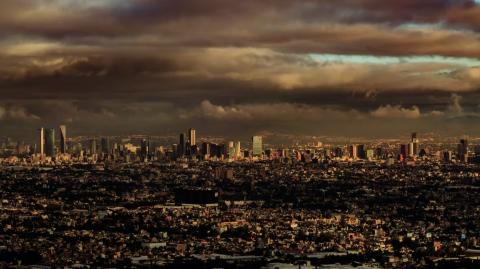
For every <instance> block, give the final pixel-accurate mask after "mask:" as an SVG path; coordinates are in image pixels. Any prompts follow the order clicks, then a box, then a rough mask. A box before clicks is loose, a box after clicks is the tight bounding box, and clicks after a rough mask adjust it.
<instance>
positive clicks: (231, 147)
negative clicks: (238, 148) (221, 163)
mask: <svg viewBox="0 0 480 269" xmlns="http://www.w3.org/2000/svg"><path fill="white" fill-rule="evenodd" d="M227 154H228V158H229V159H233V158H235V143H234V142H233V141H230V142H228V152H227Z"/></svg>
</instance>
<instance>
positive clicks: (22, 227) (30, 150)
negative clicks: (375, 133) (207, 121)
mask: <svg viewBox="0 0 480 269" xmlns="http://www.w3.org/2000/svg"><path fill="white" fill-rule="evenodd" d="M407 141H408V142H405V143H402V142H395V143H394V142H391V141H375V142H372V141H369V142H368V143H356V144H353V143H352V144H341V143H333V142H332V143H330V142H328V143H327V142H325V143H321V142H316V141H315V142H312V143H305V144H303V143H302V144H299V143H296V144H294V145H293V146H288V147H285V146H284V147H281V148H280V147H274V146H271V145H270V144H265V142H268V137H265V136H253V137H252V138H251V139H250V140H249V141H248V142H247V143H243V142H242V143H241V142H238V141H237V142H235V141H232V142H218V141H215V142H211V141H208V140H207V139H204V138H202V139H201V141H199V142H197V137H196V131H195V130H194V129H189V130H188V132H187V133H182V134H180V135H179V138H178V142H177V143H175V144H165V142H161V141H157V140H156V139H151V138H149V137H130V138H120V137H102V138H95V137H82V138H81V139H79V138H75V139H74V138H67V127H66V126H65V125H62V126H60V128H58V137H56V129H51V128H40V129H39V131H38V139H37V141H36V142H35V143H31V144H28V143H23V142H17V141H13V140H12V139H5V141H4V142H3V143H2V144H1V149H0V153H1V157H0V163H1V166H0V174H1V176H0V193H1V196H0V267H2V268H9V267H13V266H18V267H20V268H22V267H24V268H60V267H63V268H105V267H109V268H132V267H134V268H480V260H479V259H480V207H479V205H480V146H479V145H477V144H475V143H472V142H471V140H469V139H467V138H463V139H459V141H458V142H456V143H455V144H454V145H453V144H445V143H440V142H438V143H437V142H435V141H432V139H423V138H422V137H421V136H417V134H416V133H413V134H412V135H411V137H410V138H409V139H408V140H407Z"/></svg>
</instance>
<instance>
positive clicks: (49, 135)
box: [45, 128, 55, 157]
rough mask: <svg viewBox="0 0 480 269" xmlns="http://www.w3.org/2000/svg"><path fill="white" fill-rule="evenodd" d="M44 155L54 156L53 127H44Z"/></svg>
mask: <svg viewBox="0 0 480 269" xmlns="http://www.w3.org/2000/svg"><path fill="white" fill-rule="evenodd" d="M45 155H47V156H49V157H54V156H55V129H53V128H48V129H45Z"/></svg>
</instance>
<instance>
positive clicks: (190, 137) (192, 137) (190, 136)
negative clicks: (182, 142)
mask: <svg viewBox="0 0 480 269" xmlns="http://www.w3.org/2000/svg"><path fill="white" fill-rule="evenodd" d="M188 141H189V144H190V147H192V146H194V145H196V144H197V137H196V134H195V129H193V128H190V129H189V130H188Z"/></svg>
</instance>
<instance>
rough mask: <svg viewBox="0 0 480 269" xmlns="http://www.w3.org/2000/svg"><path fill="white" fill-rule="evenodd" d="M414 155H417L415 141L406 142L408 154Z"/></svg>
mask: <svg viewBox="0 0 480 269" xmlns="http://www.w3.org/2000/svg"><path fill="white" fill-rule="evenodd" d="M415 155H417V154H416V152H415V143H414V142H410V143H408V156H409V157H413V156H415Z"/></svg>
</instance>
